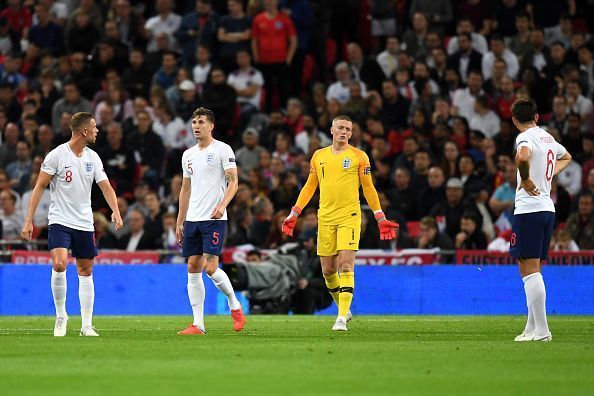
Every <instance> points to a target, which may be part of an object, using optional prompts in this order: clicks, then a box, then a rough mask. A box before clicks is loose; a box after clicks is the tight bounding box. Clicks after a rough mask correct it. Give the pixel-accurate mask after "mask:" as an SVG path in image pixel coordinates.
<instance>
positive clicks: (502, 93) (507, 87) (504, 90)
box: [495, 76, 517, 129]
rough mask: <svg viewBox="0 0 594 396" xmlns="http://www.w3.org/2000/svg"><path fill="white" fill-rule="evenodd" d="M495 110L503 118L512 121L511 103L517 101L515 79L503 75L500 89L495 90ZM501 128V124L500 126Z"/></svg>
mask: <svg viewBox="0 0 594 396" xmlns="http://www.w3.org/2000/svg"><path fill="white" fill-rule="evenodd" d="M495 96H496V98H497V99H496V103H495V111H496V113H497V115H498V116H499V118H500V119H501V120H507V121H511V118H512V113H511V110H510V109H511V105H512V103H514V102H515V101H516V98H517V96H516V90H515V87H514V81H513V80H512V79H511V78H509V77H508V76H503V77H502V78H501V81H500V84H499V90H498V91H497V92H495ZM500 129H501V126H500Z"/></svg>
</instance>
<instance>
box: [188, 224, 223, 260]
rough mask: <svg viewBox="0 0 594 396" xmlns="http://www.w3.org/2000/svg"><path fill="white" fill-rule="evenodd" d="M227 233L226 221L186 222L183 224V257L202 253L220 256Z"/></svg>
mask: <svg viewBox="0 0 594 396" xmlns="http://www.w3.org/2000/svg"><path fill="white" fill-rule="evenodd" d="M226 233H227V220H207V221H186V222H185V223H184V242H183V245H182V255H183V256H184V257H190V256H200V255H202V254H204V253H207V254H212V255H214V256H220V255H221V251H222V250H223V242H224V240H225V234H226Z"/></svg>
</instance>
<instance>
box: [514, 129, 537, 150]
mask: <svg viewBox="0 0 594 396" xmlns="http://www.w3.org/2000/svg"><path fill="white" fill-rule="evenodd" d="M523 135H524V134H523V133H520V134H519V135H518V137H517V138H516V150H519V149H520V147H528V148H529V149H530V151H533V149H534V145H533V143H532V140H531V139H530V138H529V137H527V136H523Z"/></svg>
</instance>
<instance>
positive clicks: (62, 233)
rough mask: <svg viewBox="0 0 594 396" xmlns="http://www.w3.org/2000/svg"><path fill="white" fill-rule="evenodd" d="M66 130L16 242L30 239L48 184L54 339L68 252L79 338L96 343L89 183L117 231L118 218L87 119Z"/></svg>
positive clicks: (60, 325)
mask: <svg viewBox="0 0 594 396" xmlns="http://www.w3.org/2000/svg"><path fill="white" fill-rule="evenodd" d="M70 130H71V131H72V137H71V139H70V141H69V142H67V143H64V144H61V145H59V146H58V147H56V148H55V149H54V150H52V151H50V152H49V154H48V155H47V156H46V157H45V160H44V162H43V164H42V165H41V170H40V172H39V177H38V178H37V183H36V184H35V187H34V189H33V193H32V194H31V202H30V204H29V210H28V211H27V215H26V217H25V224H24V226H23V230H22V231H21V236H22V237H23V239H24V240H26V241H28V240H30V239H31V238H32V234H33V217H34V215H35V212H36V210H37V207H38V205H39V202H40V201H41V196H42V195H43V192H44V190H45V188H46V187H47V185H48V184H50V183H51V184H50V193H51V204H50V208H49V214H48V224H49V230H48V240H49V241H48V245H49V249H50V254H51V259H52V279H51V288H52V294H53V296H54V305H55V307H56V322H55V325H54V336H56V337H63V336H65V335H66V325H67V322H68V315H67V313H66V263H67V262H68V249H72V255H73V256H74V257H76V266H77V269H78V279H79V299H80V310H81V316H82V327H81V330H80V335H81V336H94V337H96V336H98V334H97V332H96V331H95V330H94V329H93V325H92V317H93V304H94V300H95V287H94V284H93V276H92V269H93V261H94V258H95V256H97V246H96V245H95V238H94V234H95V233H94V231H95V228H94V226H93V210H92V208H91V188H92V186H93V182H96V183H97V185H98V186H99V188H100V189H101V192H102V193H103V196H104V197H105V199H106V201H107V203H108V205H109V207H110V208H111V210H112V216H111V219H112V221H113V222H114V223H115V224H116V229H119V228H121V227H122V225H123V224H122V216H121V215H120V210H119V208H118V204H117V198H116V194H115V191H114V190H113V188H112V187H111V185H110V184H109V180H108V178H107V175H106V174H105V170H104V169H103V163H102V162H101V159H100V158H99V155H97V153H96V152H95V151H93V150H91V149H90V148H88V147H87V146H88V145H91V144H95V141H96V140H97V133H98V132H99V130H98V129H97V123H96V122H95V119H94V118H93V115H92V114H90V113H85V112H80V113H76V114H74V115H73V116H72V118H71V119H70Z"/></svg>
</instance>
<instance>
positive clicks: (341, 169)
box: [297, 145, 380, 225]
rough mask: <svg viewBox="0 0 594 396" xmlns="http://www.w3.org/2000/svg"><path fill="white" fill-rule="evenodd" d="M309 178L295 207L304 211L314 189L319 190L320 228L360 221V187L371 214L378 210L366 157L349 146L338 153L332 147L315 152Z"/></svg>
mask: <svg viewBox="0 0 594 396" xmlns="http://www.w3.org/2000/svg"><path fill="white" fill-rule="evenodd" d="M310 167H311V168H310V174H309V177H308V179H307V183H306V184H305V186H303V189H302V190H301V193H300V194H299V198H298V199H297V206H299V207H300V208H303V207H305V205H307V203H308V202H309V200H310V199H311V196H312V195H313V193H314V192H315V189H316V187H318V186H319V187H320V208H319V210H318V222H319V223H320V224H331V225H340V224H346V223H348V222H352V221H356V222H360V221H361V204H360V202H359V186H361V185H362V186H363V193H364V195H365V198H366V200H367V203H368V204H369V206H370V207H371V209H372V210H374V211H376V210H380V205H379V199H378V197H377V192H376V190H375V188H374V187H373V182H372V179H371V166H370V163H369V157H368V156H367V154H365V152H364V151H361V150H359V149H357V148H355V147H352V146H350V145H348V146H347V148H346V149H345V150H343V151H341V152H340V153H337V154H335V153H333V152H332V146H329V147H326V148H323V149H319V150H317V151H316V152H315V153H314V155H313V157H312V159H311V162H310Z"/></svg>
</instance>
